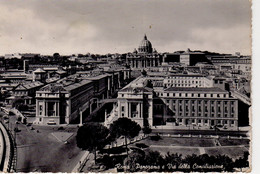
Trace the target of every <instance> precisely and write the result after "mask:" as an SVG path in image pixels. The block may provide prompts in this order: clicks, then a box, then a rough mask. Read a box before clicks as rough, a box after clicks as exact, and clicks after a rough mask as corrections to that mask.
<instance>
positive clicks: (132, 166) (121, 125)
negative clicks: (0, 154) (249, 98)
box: [76, 118, 249, 172]
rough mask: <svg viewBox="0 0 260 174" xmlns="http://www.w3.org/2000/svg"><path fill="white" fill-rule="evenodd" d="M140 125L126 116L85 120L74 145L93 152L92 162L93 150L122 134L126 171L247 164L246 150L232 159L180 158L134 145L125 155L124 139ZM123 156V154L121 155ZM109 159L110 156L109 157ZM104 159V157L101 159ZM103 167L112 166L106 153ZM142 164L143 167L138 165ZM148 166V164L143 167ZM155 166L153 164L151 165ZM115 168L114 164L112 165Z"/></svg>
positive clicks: (226, 168) (228, 168) (228, 167)
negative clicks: (103, 120) (107, 121)
mask: <svg viewBox="0 0 260 174" xmlns="http://www.w3.org/2000/svg"><path fill="white" fill-rule="evenodd" d="M140 130H141V127H140V126H139V125H138V124H137V123H136V122H134V121H132V120H130V119H128V118H119V119H118V120H116V121H115V122H113V124H111V125H110V128H109V129H108V128H107V127H105V126H103V125H101V124H98V123H87V124H85V125H83V126H82V127H80V128H79V129H78V132H77V136H76V140H77V146H78V147H79V148H81V149H83V150H88V151H90V152H93V153H94V156H95V162H96V158H97V155H96V152H97V151H98V150H102V149H103V148H104V147H105V146H106V145H107V144H110V143H111V142H113V141H115V140H117V139H118V138H119V137H121V136H123V137H124V141H125V149H126V152H127V156H126V158H125V160H121V161H124V162H122V165H123V166H127V167H126V168H125V171H128V172H138V171H146V172H152V171H156V172H172V171H202V172H208V171H228V172H232V171H233V170H234V168H241V169H242V168H244V167H248V166H249V162H248V156H249V153H248V152H245V153H244V156H243V157H241V158H239V159H236V160H233V159H232V158H230V157H228V156H226V155H217V156H209V155H208V154H203V155H196V154H192V155H187V156H186V157H183V156H182V154H178V153H167V154H166V155H164V156H163V155H161V154H160V152H158V151H149V150H148V151H143V150H142V149H139V148H135V149H133V151H132V152H131V153H130V154H128V153H129V152H128V147H127V139H132V138H134V137H135V136H137V135H138V134H139V132H140ZM143 132H144V133H146V134H149V133H150V132H151V129H150V128H149V127H148V126H146V127H145V128H144V129H143ZM122 157H123V156H122ZM110 158H111V159H110ZM101 161H104V160H101ZM105 161H106V162H105V163H104V165H105V166H107V167H108V168H109V167H111V166H113V165H116V164H115V163H113V159H112V157H110V156H106V160H105ZM140 166H144V167H140ZM146 166H148V167H146ZM154 166H155V167H154ZM113 167H115V166H113Z"/></svg>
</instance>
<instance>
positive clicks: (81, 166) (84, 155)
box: [71, 151, 89, 173]
mask: <svg viewBox="0 0 260 174" xmlns="http://www.w3.org/2000/svg"><path fill="white" fill-rule="evenodd" d="M88 155H89V151H86V152H85V153H84V154H83V156H82V157H81V158H80V160H79V162H78V163H77V165H76V166H75V167H74V169H73V170H72V171H71V173H78V172H80V170H81V169H82V168H83V167H84V162H86V160H88Z"/></svg>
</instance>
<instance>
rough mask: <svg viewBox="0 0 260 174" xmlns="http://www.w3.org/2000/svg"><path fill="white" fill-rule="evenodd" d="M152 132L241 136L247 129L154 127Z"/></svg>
mask: <svg viewBox="0 0 260 174" xmlns="http://www.w3.org/2000/svg"><path fill="white" fill-rule="evenodd" d="M152 133H164V134H176V135H177V134H185V135H188V134H192V135H200V134H201V135H225V136H227V135H230V136H243V137H245V136H246V134H247V133H248V131H223V130H221V131H217V132H216V131H215V130H206V131H205V130H168V129H156V130H153V131H152Z"/></svg>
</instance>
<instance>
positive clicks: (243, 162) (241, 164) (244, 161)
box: [234, 152, 249, 172]
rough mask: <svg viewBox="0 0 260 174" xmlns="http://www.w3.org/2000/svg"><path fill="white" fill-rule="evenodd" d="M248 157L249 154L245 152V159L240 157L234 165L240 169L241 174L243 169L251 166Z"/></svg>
mask: <svg viewBox="0 0 260 174" xmlns="http://www.w3.org/2000/svg"><path fill="white" fill-rule="evenodd" d="M248 156H249V152H244V156H243V158H242V157H240V158H239V159H236V161H235V163H234V166H235V167H237V168H240V170H241V172H242V168H244V167H248V166H249V162H248Z"/></svg>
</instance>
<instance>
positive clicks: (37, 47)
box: [0, 0, 251, 55]
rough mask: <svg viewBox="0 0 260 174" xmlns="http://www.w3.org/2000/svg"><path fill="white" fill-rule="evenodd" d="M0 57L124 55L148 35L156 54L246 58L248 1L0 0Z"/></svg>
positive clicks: (248, 44) (249, 45)
mask: <svg viewBox="0 0 260 174" xmlns="http://www.w3.org/2000/svg"><path fill="white" fill-rule="evenodd" d="M0 10H1V16H0V22H1V26H0V55H5V54H11V53H40V54H43V55H52V54H53V53H55V52H58V53H60V54H61V55H70V54H78V53H81V54H86V53H88V52H89V53H93V54H107V53H127V52H132V51H133V50H134V49H135V48H137V47H138V46H139V44H140V42H141V40H142V39H143V36H144V34H146V35H147V37H148V39H149V40H150V41H151V43H152V45H153V47H154V48H156V50H157V51H158V52H174V51H178V50H187V48H190V49H191V50H201V51H211V52H218V53H228V54H234V53H235V52H241V54H243V55H251V38H250V34H251V3H250V2H249V1H247V0H229V1H226V0H214V1H207V0H171V1H170V0H161V1H158V0H150V1H145V0H131V1H123V0H110V1H106V0H96V1H93V0H85V1H83V0H73V1H71V0H46V1H34V0H23V1H19V0H13V1H9V0H2V1H0Z"/></svg>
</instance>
